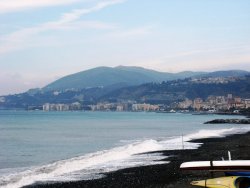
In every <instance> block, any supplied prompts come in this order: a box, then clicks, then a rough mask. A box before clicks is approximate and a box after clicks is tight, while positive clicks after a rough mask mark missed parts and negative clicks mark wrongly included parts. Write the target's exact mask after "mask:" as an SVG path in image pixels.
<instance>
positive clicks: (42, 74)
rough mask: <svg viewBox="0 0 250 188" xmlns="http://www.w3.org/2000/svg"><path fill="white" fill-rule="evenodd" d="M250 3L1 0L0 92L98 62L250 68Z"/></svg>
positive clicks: (42, 83) (215, 0) (234, 0)
mask: <svg viewBox="0 0 250 188" xmlns="http://www.w3.org/2000/svg"><path fill="white" fill-rule="evenodd" d="M249 10H250V1H249V0H0V95H6V94H14V93H19V92H24V91H26V90H28V89H30V88H41V87H44V86H45V85H47V84H48V83H50V82H52V81H54V80H56V79H58V78H60V77H63V76H65V75H68V74H72V73H76V72H79V71H83V70H87V69H91V68H94V67H98V66H109V67H115V66H119V65H124V66H140V67H144V68H149V69H154V70H157V71H162V72H181V71H187V70H189V71H216V70H230V69H242V70H247V71H250V11H249Z"/></svg>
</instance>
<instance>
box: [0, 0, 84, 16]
mask: <svg viewBox="0 0 250 188" xmlns="http://www.w3.org/2000/svg"><path fill="white" fill-rule="evenodd" d="M79 1H80V0H0V13H8V12H16V11H23V10H27V9H34V8H41V7H49V6H58V5H67V4H72V3H75V2H79Z"/></svg>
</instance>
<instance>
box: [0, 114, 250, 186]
mask: <svg viewBox="0 0 250 188" xmlns="http://www.w3.org/2000/svg"><path fill="white" fill-rule="evenodd" d="M223 118H244V117H243V116H233V117H232V116H226V115H212V114H211V115H192V114H183V113H153V112H89V111H88V112H86V111H81V112H80V111H79V112H77V111H74V112H43V111H7V110H5V111H0V187H1V188H18V187H23V186H26V185H31V184H35V183H44V182H58V181H62V182H63V181H78V180H89V179H96V178H101V177H103V176H104V175H103V174H104V173H106V172H111V171H116V170H119V169H124V168H129V167H137V166H146V165H155V164H163V163H168V161H166V160H165V161H162V159H165V158H166V156H163V155H162V154H161V153H160V152H159V153H148V152H152V151H162V150H174V149H183V148H184V149H196V148H198V147H199V146H200V145H201V144H202V143H192V140H194V139H199V138H209V137H224V136H226V135H230V134H238V133H244V132H248V131H250V126H249V125H230V124H217V125H211V124H204V122H206V121H209V120H212V119H223Z"/></svg>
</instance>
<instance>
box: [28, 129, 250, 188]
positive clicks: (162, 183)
mask: <svg viewBox="0 0 250 188" xmlns="http://www.w3.org/2000/svg"><path fill="white" fill-rule="evenodd" d="M193 142H198V143H203V145H202V146H201V147H200V148H199V149H196V150H176V151H161V153H163V155H166V156H171V157H169V158H166V159H165V160H166V161H170V163H168V164H163V165H153V166H146V167H136V168H129V169H123V170H119V171H116V172H111V173H107V174H106V177H104V178H101V179H97V180H88V181H78V182H66V183H65V182H64V183H53V184H37V185H32V186H27V187H28V188H109V187H111V188H125V187H131V188H137V187H143V188H184V187H185V188H191V187H194V186H191V185H190V184H189V183H190V182H191V181H192V180H201V179H206V178H211V174H210V172H206V171H205V172H204V171H196V172H193V171H181V170H180V169H179V166H180V164H181V163H182V162H184V161H195V160H198V161H199V160H221V157H224V158H225V159H227V151H231V155H232V159H233V160H237V159H242V160H247V159H250V133H246V134H236V135H231V136H227V137H225V138H209V139H200V140H195V141H193ZM221 175H224V174H223V173H215V174H214V177H218V176H221Z"/></svg>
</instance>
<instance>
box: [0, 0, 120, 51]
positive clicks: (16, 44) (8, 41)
mask: <svg viewBox="0 0 250 188" xmlns="http://www.w3.org/2000/svg"><path fill="white" fill-rule="evenodd" d="M122 2H124V0H110V1H104V2H99V3H97V4H96V5H95V6H93V7H91V8H84V9H76V10H73V11H71V12H69V13H65V14H63V15H62V16H61V18H60V19H59V20H56V21H51V22H46V23H43V24H40V25H37V26H33V27H29V28H24V29H21V30H18V31H15V32H13V33H11V34H8V35H5V36H2V37H0V43H2V44H1V45H0V54H4V53H8V52H11V51H14V50H18V49H22V48H25V47H29V45H30V44H28V43H27V41H26V40H28V39H30V38H31V37H32V36H34V35H36V34H39V33H41V32H45V31H49V30H57V29H69V28H76V27H80V28H92V29H93V28H94V29H110V28H113V27H115V26H113V25H111V24H106V23H102V22H97V21H85V22H79V21H78V20H79V19H80V17H81V16H83V15H86V14H90V13H92V12H96V11H100V10H101V9H104V8H106V7H108V6H111V5H114V4H117V3H122Z"/></svg>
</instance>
